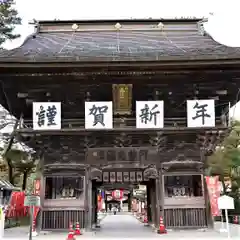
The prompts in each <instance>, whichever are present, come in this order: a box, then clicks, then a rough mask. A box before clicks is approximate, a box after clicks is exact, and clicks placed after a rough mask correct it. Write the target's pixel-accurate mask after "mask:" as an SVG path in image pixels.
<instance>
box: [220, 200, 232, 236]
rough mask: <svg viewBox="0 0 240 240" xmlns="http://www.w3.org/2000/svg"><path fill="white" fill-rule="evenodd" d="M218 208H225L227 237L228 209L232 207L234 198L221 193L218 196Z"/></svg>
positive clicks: (228, 231) (228, 230)
mask: <svg viewBox="0 0 240 240" xmlns="http://www.w3.org/2000/svg"><path fill="white" fill-rule="evenodd" d="M218 208H219V209H222V210H223V209H224V210H225V218H226V228H227V234H228V238H230V229H229V221H228V209H234V199H233V198H232V197H229V196H227V195H223V196H221V197H219V198H218Z"/></svg>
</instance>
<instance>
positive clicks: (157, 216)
mask: <svg viewBox="0 0 240 240" xmlns="http://www.w3.org/2000/svg"><path fill="white" fill-rule="evenodd" d="M155 192H156V194H155V196H156V222H155V226H156V227H158V226H159V219H160V197H161V196H160V184H159V176H157V178H156V179H155Z"/></svg>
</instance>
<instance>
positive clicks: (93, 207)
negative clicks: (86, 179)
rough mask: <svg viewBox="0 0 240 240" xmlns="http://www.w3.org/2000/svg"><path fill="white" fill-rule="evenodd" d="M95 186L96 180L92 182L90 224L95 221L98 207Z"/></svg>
mask: <svg viewBox="0 0 240 240" xmlns="http://www.w3.org/2000/svg"><path fill="white" fill-rule="evenodd" d="M97 197H98V196H97V186H96V182H95V181H93V182H92V223H91V224H92V225H93V224H96V223H97V209H98V200H97Z"/></svg>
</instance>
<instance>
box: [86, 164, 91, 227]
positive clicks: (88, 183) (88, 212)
mask: <svg viewBox="0 0 240 240" xmlns="http://www.w3.org/2000/svg"><path fill="white" fill-rule="evenodd" d="M89 171H90V168H89V167H86V168H85V189H84V193H85V199H84V200H85V201H84V209H85V228H86V229H91V227H92V181H91V179H90V175H89Z"/></svg>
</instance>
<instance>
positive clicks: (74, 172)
mask: <svg viewBox="0 0 240 240" xmlns="http://www.w3.org/2000/svg"><path fill="white" fill-rule="evenodd" d="M43 185H44V201H43V203H42V213H43V217H42V229H44V230H48V229H67V228H68V227H69V222H76V221H78V222H79V223H80V224H81V226H84V217H85V214H84V196H85V195H84V169H80V168H78V167H77V166H75V167H74V166H61V165H58V166H56V165H54V166H53V165H51V166H50V165H48V166H45V169H44V173H43Z"/></svg>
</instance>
